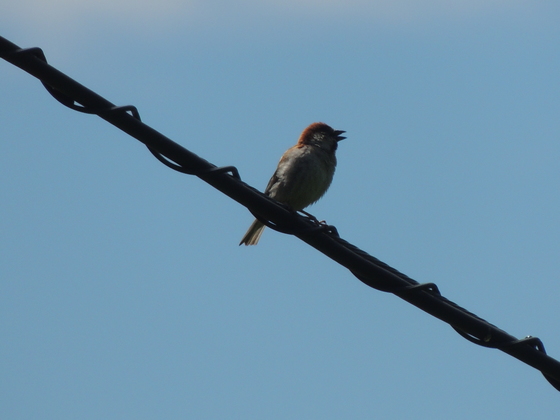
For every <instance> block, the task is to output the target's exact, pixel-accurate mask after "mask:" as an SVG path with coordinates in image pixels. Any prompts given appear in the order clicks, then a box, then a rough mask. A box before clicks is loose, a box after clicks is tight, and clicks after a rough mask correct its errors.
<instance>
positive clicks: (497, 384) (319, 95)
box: [0, 0, 560, 419]
mask: <svg viewBox="0 0 560 420" xmlns="http://www.w3.org/2000/svg"><path fill="white" fill-rule="evenodd" d="M16 3H17V4H16ZM3 9H5V12H4V13H2V15H1V16H0V24H1V27H2V28H3V30H2V33H1V34H0V35H2V36H4V37H5V38H7V39H9V40H10V41H12V42H14V43H16V44H18V45H20V46H22V47H34V46H39V47H41V48H43V49H44V51H45V53H46V56H47V59H48V60H49V62H50V63H51V64H52V65H54V66H55V67H57V68H58V69H60V70H61V71H63V72H65V73H67V74H68V75H70V76H71V77H73V78H75V79H76V80H78V81H79V82H81V83H82V84H84V85H86V86H87V87H89V88H90V89H92V90H94V91H96V92H97V93H99V94H101V95H102V96H104V97H106V98H107V99H109V100H110V101H112V102H114V103H117V104H119V105H126V104H134V105H136V106H137V107H138V109H139V111H140V114H141V116H142V119H143V121H144V122H146V123H147V124H149V125H151V126H153V127H154V128H156V129H157V130H159V131H160V132H162V133H163V134H165V135H167V136H168V137H170V138H172V139H173V140H174V141H176V142H178V143H180V144H181V145H183V146H185V147H186V148H188V149H190V150H191V151H193V152H195V153H197V154H199V155H200V156H202V157H203V158H205V159H207V160H209V161H210V162H212V163H214V164H216V165H235V166H236V167H237V168H238V169H239V171H240V173H241V176H242V179H243V180H244V181H246V182H248V183H249V184H251V185H254V186H255V187H258V188H264V186H265V185H266V183H267V181H268V179H269V177H270V175H271V174H272V172H273V170H274V168H275V165H276V163H277V161H278V159H279V157H280V156H281V154H282V153H283V152H284V150H285V149H287V148H288V147H290V146H291V145H293V144H294V143H295V141H296V139H297V137H298V135H299V134H300V132H301V131H302V130H303V128H305V127H306V126H307V125H308V124H309V123H311V122H314V121H324V122H326V123H328V124H330V125H332V126H333V127H335V128H337V129H343V130H346V131H347V137H348V138H347V140H345V141H344V142H343V143H341V144H340V147H339V151H338V160H339V165H338V168H337V173H336V175H335V179H334V182H333V185H332V186H331V188H330V190H329V192H328V193H327V195H326V196H325V197H324V198H323V199H322V200H321V201H319V202H318V203H317V204H315V205H314V206H312V207H310V208H309V209H308V210H309V211H310V212H311V213H313V214H315V215H316V216H317V217H318V218H320V219H325V220H327V221H328V222H329V223H330V224H333V225H335V226H336V227H337V228H338V230H339V233H340V234H341V236H342V237H343V238H345V239H346V240H348V241H349V242H351V243H354V244H356V245H357V246H359V247H361V248H363V249H364V250H366V251H368V252H369V253H371V254H372V255H374V256H376V257H378V258H379V259H381V260H382V261H385V262H386V263H388V264H390V265H392V266H394V267H395V268H397V269H399V270H400V271H402V272H404V273H406V274H407V275H409V276H410V277H412V278H414V279H416V280H417V281H420V282H435V283H436V284H437V285H438V286H439V288H440V290H441V291H442V293H443V294H444V295H445V296H446V297H447V298H449V299H451V300H453V301H455V302H457V303H458V304H460V305H462V306H464V307H466V308H467V309H469V310H470V311H472V312H474V313H476V314H477V315H479V316H481V317H483V318H485V319H487V320H488V321H490V322H492V323H494V324H496V325H497V326H499V327H500V328H502V329H504V330H506V331H507V332H509V333H510V334H512V335H514V336H517V337H520V338H521V337H524V336H526V335H534V336H538V337H539V338H541V339H542V340H543V342H544V344H545V347H546V349H547V351H548V353H549V354H550V355H551V356H552V357H555V358H557V359H558V358H560V334H559V333H558V332H559V331H560V315H559V312H558V307H559V305H558V302H559V296H560V282H559V281H558V280H559V278H558V277H559V276H558V269H557V261H558V257H559V256H560V245H559V241H558V238H559V237H560V216H559V215H560V198H559V194H558V190H559V186H560V182H559V181H558V161H559V159H560V143H559V141H558V138H559V134H560V124H559V118H558V114H559V111H560V99H559V98H560V83H559V81H558V74H560V56H559V55H558V48H557V47H558V44H559V42H560V29H559V28H558V24H557V20H558V19H557V17H558V13H559V12H560V7H559V6H558V4H557V3H556V2H551V1H548V2H547V1H539V2H528V1H516V2H505V1H498V0H496V1H485V2H482V1H469V2H467V1H456V2H453V4H452V5H449V4H448V2H444V1H436V0H433V1H426V2H422V3H420V2H414V1H404V0H402V1H392V2H389V1H378V2H366V1H359V0H356V1H345V2H341V1H335V0H331V1H327V2H319V1H306V0H303V1H299V2H295V1H293V2H291V1H283V2H276V1H269V2H259V3H257V2H253V1H249V0H247V1H244V2H235V3H234V2H229V1H222V2H211V1H210V2H208V1H206V2H199V1H192V2H179V1H169V2H153V3H148V2H141V3H137V2H132V1H118V0H117V1H111V2H109V1H98V2H93V3H85V2H83V3H76V2H69V1H62V0H61V1H53V2H49V3H48V5H47V3H46V2H36V1H33V0H27V1H21V2H12V4H9V5H5V6H3ZM0 76H1V79H0V80H1V82H0V97H1V98H2V100H0V122H1V124H0V136H1V138H2V141H0V148H1V149H0V171H1V172H0V214H1V218H0V233H1V234H0V277H1V279H2V281H1V283H0V335H1V336H2V344H0V372H1V375H0V376H1V378H2V379H1V380H0V386H1V389H0V391H1V392H0V395H1V397H0V403H1V405H2V407H3V411H4V412H5V413H6V418H10V419H36V418H41V419H76V418H80V419H100V418H103V419H127V418H130V419H155V418H158V419H159V418H165V419H184V418H195V419H223V418H228V419H229V418H240V419H252V418H255V419H257V418H258V419H261V418H267V419H285V418H321V419H340V418H354V419H362V418H363V419H366V418H367V419H370V418H383V419H402V418H409V419H425V418H429V419H448V418H454V419H475V418H477V419H478V418H506V417H507V418H511V419H522V418H527V417H528V416H532V417H543V418H551V417H552V415H553V413H557V406H558V403H557V401H558V392H557V391H556V390H554V389H553V388H552V387H551V386H550V385H549V384H548V383H547V382H546V381H545V380H544V378H542V376H541V375H540V374H539V372H537V371H535V370H534V369H533V368H530V367H528V366H526V365H524V364H523V363H521V362H519V361H517V360H515V359H513V358H511V357H509V356H507V355H506V354H504V353H501V352H499V351H496V350H489V349H484V348H479V347H477V346H475V345H473V344H471V343H469V342H467V341H465V340H464V339H462V338H461V337H459V336H458V335H457V334H456V333H455V332H454V331H453V330H452V329H451V328H450V327H449V326H447V325H446V324H444V323H442V322H440V321H439V320H436V319H434V318H432V317H430V316H429V315H427V314H425V313H423V312H422V311H420V310H419V309H417V308H415V307H412V306H410V305H409V304H407V303H406V302H404V301H401V300H399V299H398V298H395V297H394V296H392V295H389V294H385V293H382V292H378V291H375V290H373V289H370V288H368V287H366V286H365V285H363V284H362V283H360V282H359V281H358V280H357V279H356V278H354V277H353V276H352V275H351V274H350V273H349V272H348V271H347V270H346V269H344V268H342V267H340V266H338V265H337V264H335V263H334V262H332V261H330V260H329V259H327V258H326V257H324V256H323V255H321V254H319V253H318V252H317V251H315V250H314V249H311V248H310V247H308V246H307V245H305V244H304V243H302V242H300V241H299V240H297V239H296V238H294V237H290V236H285V235H282V234H279V233H276V232H273V231H270V230H268V231H265V233H264V235H263V237H262V239H261V242H260V243H259V245H258V246H257V247H250V248H247V247H238V246H237V244H238V243H239V240H240V238H241V236H242V235H243V233H244V232H245V230H246V229H247V227H248V225H249V224H250V222H251V220H252V216H251V215H250V214H249V213H248V211H247V210H246V209H244V208H242V207H241V206H239V205H238V204H236V203H235V202H233V201H231V200H229V199H228V198H227V197H225V196H223V195H221V194H220V193H218V192H217V191H215V190H213V189H212V188H211V187H209V186H207V185H206V184H204V183H203V182H202V181H200V180H198V179H197V178H194V177H189V176H185V175H181V174H178V173H175V172H173V171H170V170H169V169H167V168H166V167H164V166H163V165H161V164H160V163H159V162H157V161H156V160H155V159H154V158H153V157H152V156H151V155H150V154H149V153H148V152H147V150H145V148H143V146H142V145H141V144H140V143H138V142H137V141H136V140H134V139H131V138H129V137H128V136H126V135H125V134H123V133H122V132H120V131H119V130H117V129H115V128H114V127H112V126H110V125H108V124H107V123H105V122H104V121H102V120H101V119H99V118H97V117H95V116H88V115H82V114H78V113H76V112H73V111H71V110H68V109H66V108H64V107H63V106H62V105H59V104H58V103H57V102H56V101H55V100H54V99H52V98H51V97H50V96H49V95H48V94H47V93H46V91H45V90H44V89H43V88H42V87H41V85H40V83H38V82H37V81H36V80H35V79H34V78H32V77H31V76H29V75H27V74H25V73H24V72H22V71H20V70H18V69H16V68H15V67H13V66H12V65H11V64H9V63H7V62H4V61H2V62H1V63H0Z"/></svg>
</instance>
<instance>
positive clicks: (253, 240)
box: [239, 219, 266, 245]
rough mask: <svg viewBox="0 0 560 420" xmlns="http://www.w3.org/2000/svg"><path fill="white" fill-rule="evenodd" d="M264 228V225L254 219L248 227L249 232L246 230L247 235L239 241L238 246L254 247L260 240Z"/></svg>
mask: <svg viewBox="0 0 560 420" xmlns="http://www.w3.org/2000/svg"><path fill="white" fill-rule="evenodd" d="M265 227H266V226H265V225H263V224H262V223H261V222H259V221H258V220H257V219H255V221H254V222H253V224H251V226H249V230H247V233H246V234H245V236H244V237H243V239H241V242H239V245H241V244H245V245H256V244H257V243H258V242H259V239H260V238H261V235H262V233H263V230H264V228H265Z"/></svg>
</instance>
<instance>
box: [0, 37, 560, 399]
mask: <svg viewBox="0 0 560 420" xmlns="http://www.w3.org/2000/svg"><path fill="white" fill-rule="evenodd" d="M0 57H2V58H3V59H5V60H6V61H8V62H10V63H12V64H13V65H15V66H17V67H19V68H21V69H22V70H24V71H26V72H28V73H29V74H31V75H32V76H35V77H36V78H38V79H39V80H40V81H41V82H42V83H43V85H44V86H45V88H46V89H47V90H48V91H49V93H50V94H51V95H52V96H53V97H54V98H55V99H56V100H58V101H59V102H60V103H62V104H63V105H65V106H67V107H69V108H71V109H74V110H76V111H79V112H84V113H87V114H96V115H98V116H99V117H101V118H103V119H104V120H106V121H107V122H109V123H111V124H113V125H114V126H116V127H117V128H119V129H121V130H122V131H124V132H125V133H127V134H129V135H130V136H132V137H134V138H136V139H137V140H139V141H140V142H142V143H144V144H145V145H146V146H147V147H148V149H149V151H150V152H151V153H152V154H153V155H154V156H155V157H156V158H157V159H158V160H159V161H160V162H162V163H163V164H165V165H166V166H168V167H169V168H171V169H174V170H176V171H179V172H182V173H185V174H189V175H194V176H197V177H198V178H200V179H202V180H203V181H205V182H207V183H208V184H210V185H211V186H213V187H214V188H216V189H218V190H219V191H221V192H222V193H224V194H226V195H227V196H229V197H230V198H232V199H233V200H235V201H237V202H238V203H240V204H242V205H243V206H245V207H247V208H248V209H249V211H251V213H253V214H254V215H255V216H256V217H257V218H258V219H259V220H261V221H262V222H263V223H265V224H266V225H267V226H269V227H271V228H272V229H275V230H277V231H280V232H283V233H289V234H292V235H295V236H297V237H298V238H299V239H301V240H302V241H304V242H306V243H307V244H309V245H311V246H312V247H314V248H315V249H317V250H319V251H320V252H322V253H323V254H325V255H326V256H328V257H329V258H331V259H333V260H334V261H336V262H338V263H339V264H341V265H343V266H344V267H346V268H348V269H349V270H350V271H351V272H352V273H353V274H354V275H355V276H356V277H357V278H358V279H359V280H361V281H362V282H363V283H365V284H366V285H368V286H370V287H372V288H374V289H377V290H380V291H383V292H388V293H393V294H394V295H396V296H398V297H400V298H401V299H404V300H405V301H407V302H409V303H411V304H413V305H415V306H417V307H418V308H420V309H422V310H423V311H425V312H427V313H429V314H431V315H433V316H435V317H436V318H439V319H441V320H442V321H444V322H446V323H448V324H449V325H450V326H451V327H452V328H453V329H455V331H457V332H458V333H459V334H460V335H461V336H462V337H464V338H465V339H467V340H469V341H470V342H472V343H475V344H478V345H480V346H483V347H489V348H495V349H498V350H501V351H503V352H504V353H507V354H509V355H510V356H513V357H515V358H516V359H519V360H521V361H522V362H524V363H526V364H528V365H529V366H532V367H534V368H535V369H537V370H539V371H540V372H541V373H542V374H543V375H544V377H545V378H546V379H547V380H548V381H549V382H550V384H551V385H552V386H553V387H554V388H556V389H557V390H558V391H560V362H558V361H557V360H556V359H553V358H552V357H550V356H548V355H547V354H546V351H545V348H544V345H543V343H542V341H541V340H540V339H538V338H537V337H531V336H528V337H525V338H523V339H517V338H515V337H513V336H512V335H510V334H508V333H506V332H505V331H503V330H501V329H499V328H498V327H496V326H494V325H492V324H490V323H489V322H487V321H485V320H484V319H482V318H480V317H478V316H476V315H474V314H473V313H471V312H469V311H467V310H466V309H464V308H462V307H460V306H459V305H457V304H456V303H454V302H452V301H450V300H448V299H446V298H445V297H443V296H442V295H441V293H440V291H439V288H438V287H437V286H436V285H435V284H433V283H424V284H420V283H418V282H417V281H415V280H413V279H411V278H410V277H408V276H406V275H405V274H403V273H400V272H399V271H397V270H396V269H394V268H392V267H390V266H389V265H387V264H385V263H383V262H381V261H379V260H378V259H377V258H375V257H373V256H371V255H369V254H367V253H366V252H365V251H363V250H361V249H359V248H357V247H355V246H354V245H352V244H350V243H348V242H346V241H345V240H344V239H342V238H340V237H339V236H338V233H337V231H336V228H335V227H334V226H323V225H321V224H319V223H318V222H317V220H316V219H315V218H314V217H312V216H310V215H309V216H307V215H306V216H304V215H301V214H299V213H294V212H292V211H290V210H289V209H288V208H286V207H285V206H283V205H282V204H280V203H278V202H276V201H274V200H273V199H271V198H269V197H267V196H265V195H264V194H262V193H261V192H259V191H258V190H256V189H255V188H253V187H251V186H249V185H247V184H245V183H244V182H243V181H241V178H240V176H239V172H238V170H237V169H236V168H235V167H233V166H226V167H217V166H215V165H213V164H211V163H210V162H208V161H206V160H204V159H202V158H200V157H199V156H197V155H195V154H194V153H192V152H190V151H189V150H187V149H185V148H183V147H182V146H180V145H178V144H177V143H175V142H173V141H172V140H170V139H169V138H167V137H165V136H164V135H163V134H161V133H159V132H158V131H156V130H154V129H153V128H151V127H150V126H148V125H146V124H144V123H142V121H141V120H140V114H139V113H138V110H137V109H136V108H135V107H134V106H130V105H129V106H115V105H114V104H112V103H111V102H109V101H108V100H106V99H105V98H103V97H101V96H99V95H98V94H97V93H95V92H93V91H91V90H89V89H88V88H86V87H85V86H83V85H81V84H79V83H78V82H76V81H75V80H73V79H71V78H70V77H68V76H67V75H65V74H64V73H62V72H60V71H59V70H57V69H55V68H54V67H52V66H50V65H49V64H47V60H46V58H45V55H44V53H43V51H42V50H41V49H40V48H28V49H22V48H20V47H18V46H17V45H15V44H13V43H11V42H10V41H8V40H6V39H4V38H2V37H0Z"/></svg>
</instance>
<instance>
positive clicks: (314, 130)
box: [298, 122, 346, 152]
mask: <svg viewBox="0 0 560 420" xmlns="http://www.w3.org/2000/svg"><path fill="white" fill-rule="evenodd" d="M342 133H345V131H342V130H334V129H333V128H332V127H330V126H329V125H327V124H325V123H322V122H316V123H313V124H311V125H310V126H309V127H307V128H306V129H305V130H303V133H301V136H299V140H298V146H299V147H301V146H304V145H313V146H318V147H321V148H323V149H326V150H330V151H332V152H334V151H335V150H336V148H337V145H338V142H339V141H340V140H344V139H345V138H346V137H343V136H342V135H341V134H342Z"/></svg>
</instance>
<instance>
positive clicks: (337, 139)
mask: <svg viewBox="0 0 560 420" xmlns="http://www.w3.org/2000/svg"><path fill="white" fill-rule="evenodd" d="M342 133H346V131H344V130H334V134H335V136H336V141H340V140H344V139H345V138H346V137H344V136H341V134H342Z"/></svg>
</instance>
